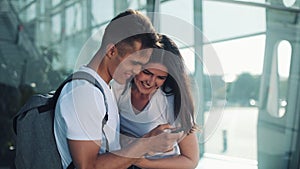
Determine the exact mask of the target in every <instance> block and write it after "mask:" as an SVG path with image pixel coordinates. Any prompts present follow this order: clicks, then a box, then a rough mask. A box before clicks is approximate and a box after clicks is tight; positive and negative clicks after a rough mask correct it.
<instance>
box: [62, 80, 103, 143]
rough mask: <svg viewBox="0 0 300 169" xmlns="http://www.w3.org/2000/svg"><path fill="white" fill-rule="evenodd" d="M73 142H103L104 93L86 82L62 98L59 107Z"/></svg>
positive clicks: (67, 133)
mask: <svg viewBox="0 0 300 169" xmlns="http://www.w3.org/2000/svg"><path fill="white" fill-rule="evenodd" d="M59 106H60V109H61V112H62V116H63V118H64V121H65V123H66V135H67V138H68V139H71V140H101V138H102V119H103V118H104V115H105V113H106V109H105V104H104V98H103V94H102V92H101V91H100V90H99V89H98V88H96V87H95V86H93V85H92V84H90V83H88V82H86V84H84V85H80V86H77V87H76V88H74V89H72V90H71V92H70V93H68V94H66V95H64V97H63V98H61V104H60V105H59Z"/></svg>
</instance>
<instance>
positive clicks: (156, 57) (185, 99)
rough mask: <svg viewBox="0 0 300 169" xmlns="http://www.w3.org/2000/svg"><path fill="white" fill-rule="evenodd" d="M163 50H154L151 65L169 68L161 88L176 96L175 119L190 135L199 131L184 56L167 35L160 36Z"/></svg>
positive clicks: (166, 92) (168, 94)
mask: <svg viewBox="0 0 300 169" xmlns="http://www.w3.org/2000/svg"><path fill="white" fill-rule="evenodd" d="M160 43H161V44H162V49H158V50H154V51H153V53H152V56H151V58H150V60H149V63H160V64H163V65H164V66H166V67H167V69H168V77H167V79H166V81H165V82H164V84H163V85H162V86H161V89H162V91H163V92H164V93H165V94H166V95H167V96H170V95H173V96H174V118H175V121H177V122H179V124H181V127H182V129H183V130H184V131H185V132H187V133H190V132H192V131H194V130H195V129H197V125H196V122H195V110H194V102H193V98H192V94H191V87H190V84H191V82H190V79H189V76H188V73H187V69H186V67H185V64H184V60H183V58H182V55H181V53H180V51H179V49H178V47H177V45H176V44H175V43H174V41H173V40H171V39H170V38H169V37H167V36H166V35H160Z"/></svg>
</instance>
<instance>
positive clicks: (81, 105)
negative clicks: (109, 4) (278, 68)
mask: <svg viewBox="0 0 300 169" xmlns="http://www.w3.org/2000/svg"><path fill="white" fill-rule="evenodd" d="M157 40H158V37H157V35H156V33H155V30H154V28H153V26H152V24H151V22H150V21H149V19H148V18H147V17H146V16H144V15H142V14H141V13H140V12H138V11H134V10H128V11H126V12H123V13H121V14H119V15H118V16H116V17H115V18H114V19H112V21H111V22H110V23H109V24H108V26H107V27H106V29H105V32H104V35H103V39H102V43H101V47H100V49H99V50H98V51H97V52H96V54H95V55H94V57H93V58H92V59H91V61H90V62H89V64H88V65H87V66H83V67H81V68H80V70H79V71H85V72H88V73H89V74H91V75H92V76H94V77H95V79H96V80H97V81H98V82H99V83H100V84H101V86H102V87H103V89H104V95H105V97H106V100H107V106H108V121H107V123H106V124H105V125H104V129H103V130H104V131H103V132H102V127H103V125H102V123H101V122H102V119H103V118H104V116H105V112H106V111H105V104H104V96H103V94H102V93H101V92H100V90H99V89H97V88H96V87H95V86H94V85H93V84H91V83H89V82H87V81H85V80H73V81H72V82H70V83H68V84H67V85H66V86H65V87H64V89H63V90H62V92H61V94H60V96H59V99H58V102H57V105H56V110H55V120H54V133H55V137H56V143H57V146H58V150H59V153H60V155H61V159H62V164H63V168H64V169H65V168H67V167H68V166H69V164H70V163H71V162H73V164H74V167H75V168H77V169H78V168H80V169H86V168H89V169H90V168H101V169H105V168H110V169H114V168H117V169H120V168H127V167H129V166H130V165H131V164H133V163H134V162H136V161H137V160H138V158H141V157H143V156H144V155H145V154H147V153H155V152H164V151H168V150H169V149H170V147H173V144H174V142H176V141H177V140H178V139H179V137H181V134H170V133H162V134H159V135H157V136H155V137H149V136H151V135H154V134H153V133H157V132H152V133H150V134H147V137H148V138H147V139H138V140H135V141H133V142H132V143H130V144H129V145H128V146H127V147H124V148H122V149H120V145H119V114H118V107H117V104H116V101H115V99H114V96H113V94H112V92H111V90H110V87H109V82H110V81H111V80H112V79H114V80H116V81H118V82H119V83H125V82H126V80H128V79H129V78H130V77H131V76H133V75H135V74H137V73H139V72H140V70H141V68H142V66H143V65H144V64H146V63H147V62H148V60H149V58H150V55H151V53H152V48H154V47H155V45H157ZM167 127H169V126H168V125H161V126H159V127H158V131H162V130H163V129H164V128H167ZM155 135H156V134H155ZM106 140H107V141H108V147H109V152H107V149H105V147H106V146H107V145H106ZM162 140H163V141H162ZM145 145H147V146H145Z"/></svg>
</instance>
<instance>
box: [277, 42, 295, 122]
mask: <svg viewBox="0 0 300 169" xmlns="http://www.w3.org/2000/svg"><path fill="white" fill-rule="evenodd" d="M277 52H278V74H279V112H278V113H279V117H282V116H283V115H284V114H285V112H286V106H287V99H286V98H287V87H288V86H287V85H288V78H289V70H290V69H289V68H290V64H291V55H292V47H291V44H290V43H289V42H288V41H286V40H283V41H281V42H280V43H279V45H278V51H277Z"/></svg>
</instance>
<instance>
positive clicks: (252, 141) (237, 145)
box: [197, 107, 258, 169]
mask: <svg viewBox="0 0 300 169" xmlns="http://www.w3.org/2000/svg"><path fill="white" fill-rule="evenodd" d="M257 117H258V109H257V108H254V107H246V108H245V107H243V108H236V107H234V108H226V109H225V110H224V113H223V116H222V118H221V121H220V123H219V124H218V126H217V129H216V130H215V132H214V133H212V135H211V136H210V137H209V139H208V140H207V141H206V142H205V143H204V146H205V152H206V153H208V154H209V155H207V156H206V157H205V158H203V159H202V160H201V161H200V163H199V166H198V168H197V169H200V168H201V169H211V168H213V169H218V168H220V169H221V168H222V169H226V168H230V169H235V168H236V169H240V168H243V169H248V168H249V169H257V143H256V142H257V140H256V138H257V134H256V133H257ZM224 135H226V137H224ZM224 138H226V139H224Z"/></svg>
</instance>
